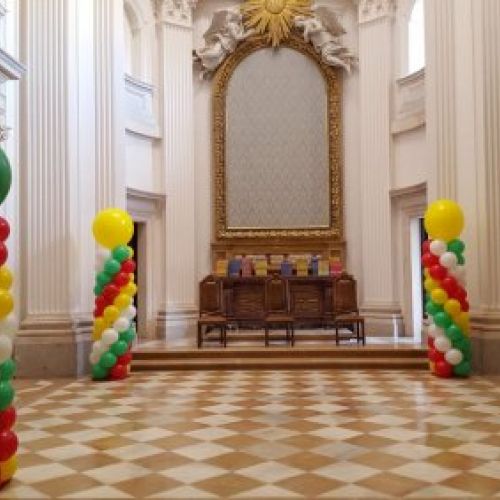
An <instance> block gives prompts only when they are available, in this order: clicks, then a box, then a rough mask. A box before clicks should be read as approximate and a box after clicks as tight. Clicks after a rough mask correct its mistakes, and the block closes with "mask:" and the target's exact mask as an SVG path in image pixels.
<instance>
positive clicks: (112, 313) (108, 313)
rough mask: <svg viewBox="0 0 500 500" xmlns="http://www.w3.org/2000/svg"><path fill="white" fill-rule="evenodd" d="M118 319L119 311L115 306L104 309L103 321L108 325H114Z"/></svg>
mask: <svg viewBox="0 0 500 500" xmlns="http://www.w3.org/2000/svg"><path fill="white" fill-rule="evenodd" d="M119 317H120V310H119V309H118V307H116V306H108V307H106V308H105V309H104V319H105V320H106V321H107V323H108V324H110V323H111V324H112V323H114V322H115V321H116V320H117V319H118V318H119Z"/></svg>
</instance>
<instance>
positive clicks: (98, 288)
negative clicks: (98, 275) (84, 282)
mask: <svg viewBox="0 0 500 500" xmlns="http://www.w3.org/2000/svg"><path fill="white" fill-rule="evenodd" d="M103 290H104V287H103V286H101V285H99V284H96V286H95V287H94V295H95V296H96V297H98V296H99V295H101V293H102V291H103Z"/></svg>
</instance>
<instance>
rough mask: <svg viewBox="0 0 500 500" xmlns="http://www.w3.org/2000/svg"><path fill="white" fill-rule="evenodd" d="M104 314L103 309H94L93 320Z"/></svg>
mask: <svg viewBox="0 0 500 500" xmlns="http://www.w3.org/2000/svg"><path fill="white" fill-rule="evenodd" d="M103 314H104V308H99V307H96V308H95V309H94V318H99V317H100V316H102V315H103Z"/></svg>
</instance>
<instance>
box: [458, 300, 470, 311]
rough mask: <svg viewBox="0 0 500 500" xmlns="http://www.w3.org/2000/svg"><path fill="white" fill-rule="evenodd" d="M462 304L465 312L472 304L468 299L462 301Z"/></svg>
mask: <svg viewBox="0 0 500 500" xmlns="http://www.w3.org/2000/svg"><path fill="white" fill-rule="evenodd" d="M460 306H461V307H462V311H463V312H469V309H470V304H469V302H468V301H467V300H464V301H461V302H460Z"/></svg>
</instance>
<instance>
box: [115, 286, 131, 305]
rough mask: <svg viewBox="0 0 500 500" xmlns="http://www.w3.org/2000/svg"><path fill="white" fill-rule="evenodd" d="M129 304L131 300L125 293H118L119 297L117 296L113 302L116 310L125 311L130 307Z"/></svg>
mask: <svg viewBox="0 0 500 500" xmlns="http://www.w3.org/2000/svg"><path fill="white" fill-rule="evenodd" d="M122 290H123V289H122ZM131 302H132V299H131V298H130V296H129V295H127V294H126V293H120V295H118V296H117V297H116V299H115V300H114V304H115V306H116V307H118V309H125V308H126V307H128V306H129V305H130V303H131Z"/></svg>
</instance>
